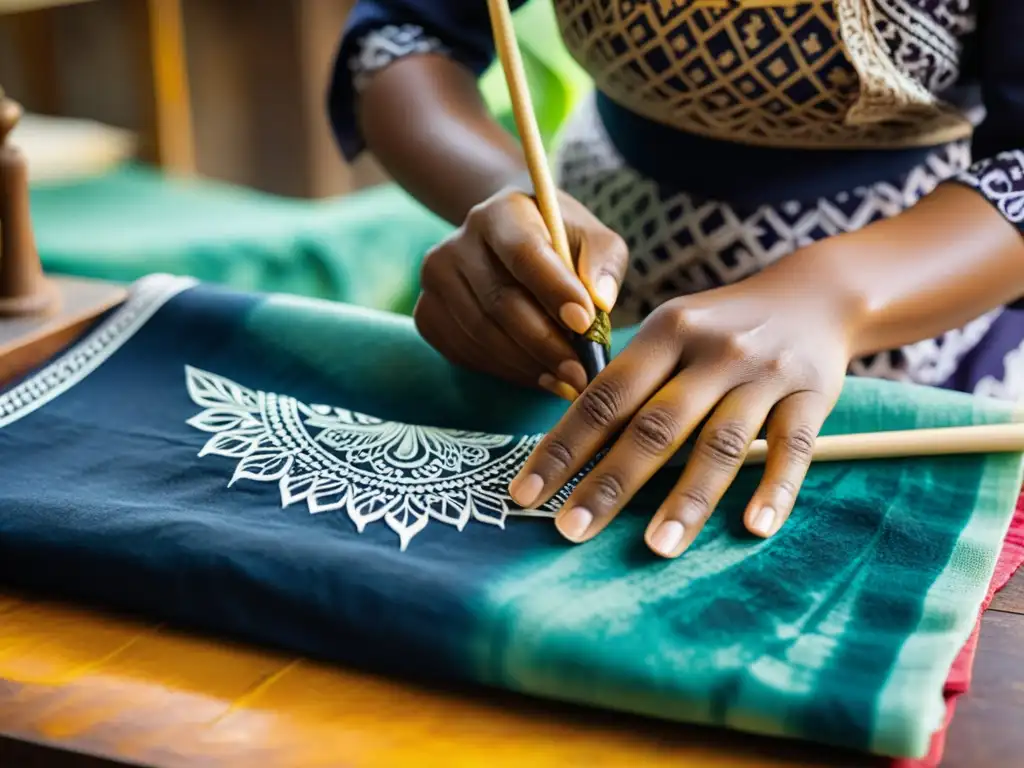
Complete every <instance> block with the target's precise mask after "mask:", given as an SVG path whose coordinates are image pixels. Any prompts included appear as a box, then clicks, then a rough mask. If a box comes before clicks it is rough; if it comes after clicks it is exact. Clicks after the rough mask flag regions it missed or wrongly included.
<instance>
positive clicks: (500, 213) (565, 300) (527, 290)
mask: <svg viewBox="0 0 1024 768" xmlns="http://www.w3.org/2000/svg"><path fill="white" fill-rule="evenodd" d="M559 205H560V206H561V209H562V218H563V219H564V221H565V227H566V232H567V234H568V238H569V246H570V249H571V250H572V253H573V259H574V260H575V262H576V270H577V272H578V276H577V274H575V273H573V271H572V270H570V269H569V267H568V266H567V265H566V264H565V263H564V262H563V261H562V260H561V259H560V258H559V257H558V254H556V253H555V251H554V249H553V247H552V246H551V240H550V238H549V236H548V232H547V228H546V227H545V225H544V219H543V218H542V217H541V214H540V211H539V209H538V208H537V204H536V203H535V201H534V200H533V199H532V198H531V197H529V196H527V195H525V194H523V193H522V192H517V191H516V192H510V191H507V190H506V191H502V192H499V193H498V194H496V195H494V196H493V197H491V198H490V199H488V200H486V201H484V202H483V203H481V204H480V205H478V206H476V207H475V208H473V210H472V211H470V213H469V215H468V216H467V217H466V220H465V222H464V223H463V225H462V226H461V227H460V228H459V229H458V230H457V231H456V232H455V233H454V234H453V235H452V236H451V237H449V238H448V239H447V240H445V241H444V242H442V243H441V244H440V245H438V246H437V247H436V248H434V249H433V250H432V251H431V252H430V253H428V254H427V257H426V260H425V261H424V263H423V270H422V274H421V289H422V293H421V294H420V298H419V301H418V302H417V304H416V310H415V318H416V327H417V328H418V329H419V331H420V333H421V334H422V335H423V338H424V339H426V340H427V342H428V343H429V344H431V346H433V347H434V348H435V349H437V350H438V351H439V352H440V353H441V354H442V355H444V356H445V357H446V358H448V359H449V360H451V361H452V362H453V363H455V364H457V365H461V366H464V367H466V368H471V369H474V370H478V371H482V372H485V373H490V374H493V375H495V376H499V377H501V378H503V379H507V380H509V381H513V382H515V383H518V384H521V385H524V386H529V387H536V386H540V387H543V388H545V389H547V390H549V391H551V392H554V393H555V394H557V395H560V396H562V397H566V398H567V399H573V398H574V397H575V395H576V394H578V393H579V392H581V391H583V389H584V388H586V385H587V379H586V374H585V373H584V370H583V366H582V365H580V362H579V359H578V358H577V357H576V354H575V353H574V352H573V350H572V347H571V346H570V345H569V341H568V332H569V331H575V332H577V333H583V332H585V331H586V330H587V329H588V328H589V327H590V324H591V323H592V322H593V320H594V313H595V307H597V308H600V309H603V310H604V311H606V312H608V311H610V310H611V309H612V306H613V305H614V304H615V299H616V297H617V296H618V292H619V286H620V285H621V284H622V278H623V276H624V274H625V272H626V267H627V264H628V257H629V254H628V251H627V248H626V244H625V243H624V242H623V240H622V238H620V237H619V236H618V235H617V234H615V233H614V232H613V231H612V230H610V229H608V228H607V227H606V226H604V225H603V224H602V223H601V222H600V221H598V220H597V218H596V217H594V215H593V214H591V213H590V212H589V211H588V210H587V209H586V208H585V207H584V206H583V205H581V204H580V203H578V202H577V201H576V200H574V199H573V198H571V197H569V196H568V195H566V194H564V193H563V194H560V196H559Z"/></svg>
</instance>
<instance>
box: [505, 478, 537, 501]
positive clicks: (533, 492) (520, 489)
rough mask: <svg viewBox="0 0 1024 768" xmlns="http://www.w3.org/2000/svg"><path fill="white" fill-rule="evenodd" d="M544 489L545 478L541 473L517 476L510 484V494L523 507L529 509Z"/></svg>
mask: <svg viewBox="0 0 1024 768" xmlns="http://www.w3.org/2000/svg"><path fill="white" fill-rule="evenodd" d="M543 490H544V479H543V478H542V477H541V476H540V475H527V476H526V477H519V476H517V477H516V478H515V480H513V481H512V482H511V483H509V485H508V495H509V496H511V497H512V500H513V501H514V502H515V503H516V504H518V505H519V506H520V507H522V508H523V509H529V508H530V506H531V505H533V504H534V503H535V502H536V501H537V497H538V496H540V492H541V491H543Z"/></svg>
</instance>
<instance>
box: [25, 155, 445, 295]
mask: <svg viewBox="0 0 1024 768" xmlns="http://www.w3.org/2000/svg"><path fill="white" fill-rule="evenodd" d="M31 202H32V214H33V220H34V224H35V230H36V240H37V243H38V247H39V252H40V255H41V257H42V260H43V264H44V266H45V268H46V269H47V270H49V271H51V272H53V273H57V274H70V275H77V276H81V277H93V278H100V279H105V280H113V281H124V282H130V281H133V280H136V279H138V278H140V277H142V276H144V275H147V274H150V273H152V272H168V273H172V274H178V275H190V276H193V277H197V278H200V279H202V280H205V281H210V282H215V283H221V284H226V285H230V286H232V287H234V288H239V289H242V290H258V291H280V292H286V293H295V294H299V295H306V296H314V297H320V298H328V299H333V300H336V301H344V302H349V303H353V304H359V305H362V306H367V307H374V308H379V309H388V310H391V311H395V312H409V311H411V308H412V305H413V303H414V302H415V297H416V294H417V293H418V290H419V284H418V280H417V275H418V272H419V264H420V261H421V260H422V258H423V255H424V254H425V253H426V252H427V250H429V248H430V247H431V246H433V245H434V244H436V243H437V241H438V240H440V239H441V238H443V237H444V236H445V235H446V234H447V233H448V232H450V231H451V227H450V226H449V225H448V224H447V223H445V222H443V221H441V220H440V219H438V218H436V217H435V216H433V215H432V214H431V213H429V212H428V211H426V210H425V209H424V208H422V207H421V206H419V205H418V204H417V203H415V202H414V201H413V200H412V199H411V198H410V197H409V196H408V195H406V194H405V193H404V192H402V191H401V190H400V189H398V188H397V187H395V186H391V185H386V186H382V187H377V188H374V189H370V190H367V191H365V192H361V193H358V194H355V195H351V196H347V197H343V198H337V199H333V200H326V201H308V200H291V199H285V198H279V197H274V196H271V195H266V194H263V193H260V192H255V191H252V190H248V189H243V188H239V187H233V186H230V185H226V184H221V183H218V182H210V181H201V180H177V179H170V178H166V177H164V176H163V175H161V174H159V173H158V172H156V171H153V170H150V169H148V168H144V167H141V166H127V167H125V168H122V169H119V170H117V171H115V172H113V173H110V174H108V175H105V176H102V177H97V178H93V179H88V180H85V181H81V182H77V183H74V184H63V185H39V186H37V187H35V188H33V190H32V200H31Z"/></svg>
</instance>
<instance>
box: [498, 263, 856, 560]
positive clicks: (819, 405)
mask: <svg viewBox="0 0 1024 768" xmlns="http://www.w3.org/2000/svg"><path fill="white" fill-rule="evenodd" d="M770 272H771V270H769V271H768V272H765V273H762V274H761V275H758V276H756V277H753V278H750V279H748V280H745V281H743V282H742V283H738V284H735V285H732V286H728V287H726V288H720V289H717V290H713V291H708V292H706V293H702V294H699V295H695V296H689V297H683V298H679V299H674V300H672V301H670V302H668V303H666V304H664V305H662V306H661V307H660V308H658V309H657V310H656V311H655V312H654V313H653V314H651V315H650V316H649V317H648V319H647V320H646V321H645V322H644V324H643V326H642V327H641V329H640V330H639V331H638V333H637V335H636V337H635V338H634V339H633V341H632V342H631V343H630V344H629V346H628V347H627V348H626V349H625V350H624V351H623V352H622V353H621V354H620V355H619V356H618V357H616V358H615V359H614V360H612V362H611V364H610V365H609V366H608V367H607V368H606V369H605V370H604V371H603V372H602V373H601V375H599V376H598V377H597V378H596V379H595V380H594V381H593V382H592V383H591V384H590V386H588V387H587V389H586V391H584V392H583V394H582V395H581V396H580V397H579V398H578V399H577V400H576V401H575V403H573V405H572V406H571V407H570V409H569V411H568V413H566V415H565V416H564V418H563V419H562V420H561V422H560V423H559V424H558V425H557V426H556V427H555V428H554V429H553V430H552V431H551V432H550V433H549V434H548V435H547V437H546V438H544V440H543V441H542V442H541V444H540V445H539V446H538V447H537V449H536V450H535V451H534V453H533V455H532V456H531V457H530V458H529V460H528V461H527V462H526V465H525V466H524V467H523V469H522V471H521V472H520V473H519V475H518V476H517V477H516V479H515V480H514V481H513V482H512V484H511V487H510V492H511V495H512V497H513V498H514V499H515V500H516V502H517V503H518V504H520V505H521V506H524V507H535V506H537V505H538V504H541V503H543V502H545V501H546V500H547V499H549V498H550V497H551V496H552V494H553V493H554V492H555V491H557V490H558V489H559V488H561V487H563V486H564V485H565V484H566V483H567V482H568V481H569V480H571V479H572V478H573V477H574V476H575V475H576V473H578V472H579V471H580V470H581V469H583V467H584V466H586V464H587V462H588V461H590V460H591V459H592V458H593V457H594V456H595V454H596V453H597V452H598V451H599V450H600V449H601V448H602V447H603V446H605V445H607V444H608V443H610V442H611V440H612V439H613V438H614V436H615V435H616V434H618V433H619V432H621V433H622V434H621V436H619V438H618V439H617V441H616V442H615V444H614V446H613V447H612V448H611V450H610V451H609V452H608V454H607V456H605V457H604V458H603V459H602V460H601V462H600V463H599V464H598V465H597V466H596V467H595V468H594V469H593V470H592V471H591V472H590V473H589V474H588V475H587V477H586V478H585V479H584V480H583V481H582V482H580V484H579V486H578V487H577V488H576V489H575V491H574V492H573V494H572V496H571V497H570V498H569V500H568V502H567V503H566V504H565V506H564V507H563V508H562V510H561V511H560V512H559V514H558V517H557V521H556V524H557V526H558V529H559V530H560V531H561V532H562V534H563V535H564V536H565V537H566V538H568V539H570V540H571V541H574V542H583V541H587V540H588V539H591V538H593V537H594V536H596V535H597V534H598V533H600V532H601V530H602V529H603V528H604V527H605V526H607V525H608V523H609V522H610V521H611V520H612V519H613V518H614V517H615V515H616V514H618V512H619V511H620V510H621V509H622V508H623V507H624V506H625V504H626V503H627V502H628V501H629V500H630V498H631V497H632V496H633V495H634V494H635V493H636V492H637V491H638V490H639V489H640V487H641V486H642V485H643V484H644V483H645V482H647V480H649V479H650V478H651V477H652V476H653V475H654V473H655V472H656V471H657V470H658V469H659V468H660V467H662V465H664V464H665V462H666V461H668V459H669V458H670V457H672V455H673V454H675V453H676V452H677V451H678V450H679V449H680V447H681V446H682V445H683V443H684V441H686V439H687V438H688V437H689V435H690V434H691V432H693V431H694V430H695V429H696V428H697V427H698V426H699V425H700V424H701V423H702V422H703V421H704V419H705V418H707V419H708V420H707V423H706V424H705V425H704V427H703V428H702V429H701V430H700V434H699V436H698V438H697V441H696V443H695V447H694V450H693V453H692V455H691V456H690V459H689V461H688V463H687V465H686V468H685V470H684V471H683V474H682V477H681V478H680V480H679V481H678V483H677V484H676V486H675V487H674V488H673V490H672V491H671V493H670V494H669V496H668V498H667V499H665V501H664V502H663V503H662V504H661V507H660V508H659V509H658V511H657V513H656V514H655V515H654V518H653V519H652V520H651V523H650V525H649V526H648V528H647V533H646V535H645V538H646V541H647V544H648V546H650V548H651V549H652V550H654V551H655V552H656V553H658V554H660V555H663V556H665V557H676V556H678V555H679V554H681V553H682V552H683V551H684V550H685V549H686V548H687V547H688V546H689V545H690V544H691V543H692V542H693V540H694V538H695V537H696V536H697V534H699V533H700V531H701V528H702V527H703V526H704V524H705V522H706V521H707V519H708V517H709V516H710V515H711V514H712V512H714V509H715V506H716V505H717V504H718V502H719V500H720V499H721V498H722V495H723V494H724V493H725V491H726V489H727V488H728V487H729V485H730V483H731V482H732V481H733V479H734V478H735V476H736V474H737V472H738V471H739V468H740V465H741V463H742V462H743V459H744V456H745V454H746V452H747V450H748V448H749V446H750V443H751V442H752V441H753V440H754V438H755V437H756V436H757V434H758V432H759V431H760V429H761V427H762V426H763V425H764V424H765V423H766V422H767V439H768V445H769V455H768V459H767V464H766V466H765V470H764V477H763V479H762V481H761V484H760V486H759V487H758V489H757V491H756V493H755V494H754V497H753V499H751V501H750V503H749V505H748V506H747V509H746V513H745V516H744V521H745V524H746V527H747V528H748V529H749V530H750V531H751V532H752V533H754V534H756V535H758V536H764V537H767V536H770V535H772V534H773V533H774V532H775V531H777V530H778V529H779V527H780V526H781V525H782V524H783V523H785V521H786V518H787V516H788V515H789V513H790V511H791V510H792V508H793V504H794V502H795V500H796V495H797V491H798V489H799V488H800V485H801V483H802V482H803V479H804V476H805V474H806V472H807V467H808V464H809V463H810V456H811V451H812V449H813V446H814V441H815V438H816V437H817V434H818V431H819V430H820V428H821V426H822V424H823V422H824V421H825V417H826V416H827V415H828V413H829V411H831V409H832V407H833V406H834V405H835V402H836V400H837V399H838V397H839V393H840V390H841V389H842V384H843V379H844V376H845V374H846V369H847V365H848V363H849V360H850V349H851V335H852V331H851V325H852V320H851V319H848V318H849V317H850V316H851V313H849V312H844V311H843V310H842V308H841V307H840V306H839V305H838V304H840V303H841V302H837V301H836V300H834V299H832V298H830V297H829V295H828V291H818V290H806V289H801V288H797V287H796V286H794V284H793V283H792V282H789V281H788V280H787V279H784V278H783V279H780V278H782V277H783V276H782V273H773V274H769V273H770Z"/></svg>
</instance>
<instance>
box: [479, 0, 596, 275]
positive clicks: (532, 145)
mask: <svg viewBox="0 0 1024 768" xmlns="http://www.w3.org/2000/svg"><path fill="white" fill-rule="evenodd" d="M487 7H488V10H489V11H490V15H491V28H492V30H493V32H494V46H495V48H496V50H497V52H498V60H499V61H500V62H501V68H502V70H503V71H504V73H505V81H506V82H507V83H508V90H509V95H510V96H511V98H512V114H513V116H514V117H515V121H516V128H517V129H518V130H519V140H520V141H521V142H522V145H523V154H524V155H525V156H526V167H527V168H528V169H529V171H530V181H531V182H532V183H533V192H534V195H536V197H537V207H538V208H539V209H540V214H541V216H543V217H544V224H545V225H546V226H547V228H548V234H549V235H550V236H551V244H552V245H553V246H554V248H555V253H557V254H558V255H559V256H560V257H561V258H562V260H563V261H564V262H565V264H566V266H568V267H569V269H570V270H572V271H573V272H574V273H575V271H576V267H575V266H574V265H573V261H572V252H571V251H570V250H569V238H568V237H567V236H566V233H565V222H564V221H563V220H562V212H561V210H560V209H559V206H558V194H557V189H556V187H555V181H554V179H552V178H551V170H550V169H549V168H548V158H547V154H546V153H545V152H544V142H543V141H541V138H540V129H539V128H538V127H537V117H536V115H535V114H534V111H533V100H532V99H531V98H530V89H529V88H528V87H527V84H526V71H525V70H524V69H523V58H522V55H521V54H520V52H519V45H518V43H517V42H516V32H515V28H514V27H513V26H512V12H511V11H510V10H509V7H508V2H507V0H487Z"/></svg>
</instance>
